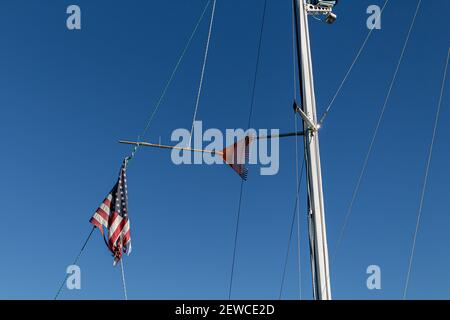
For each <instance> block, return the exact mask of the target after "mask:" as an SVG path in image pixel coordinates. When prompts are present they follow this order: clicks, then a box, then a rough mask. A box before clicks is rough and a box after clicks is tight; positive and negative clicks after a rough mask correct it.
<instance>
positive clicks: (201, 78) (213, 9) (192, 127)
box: [189, 0, 216, 148]
mask: <svg viewBox="0 0 450 320" xmlns="http://www.w3.org/2000/svg"><path fill="white" fill-rule="evenodd" d="M215 13H216V0H214V4H213V8H212V12H211V20H210V22H209V31H208V40H207V41H206V48H205V57H204V58H203V66H202V73H201V76H200V84H199V86H198V92H197V100H196V102H195V108H194V116H193V117H192V126H191V134H190V136H189V148H190V147H191V142H192V133H193V131H194V123H195V119H196V118H197V112H198V106H199V105H200V97H201V94H202V89H203V79H204V77H205V69H206V62H207V60H208V52H209V43H210V41H211V35H212V28H213V23H214V16H215Z"/></svg>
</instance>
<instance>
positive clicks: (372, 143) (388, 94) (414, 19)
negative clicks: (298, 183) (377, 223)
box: [331, 0, 422, 262]
mask: <svg viewBox="0 0 450 320" xmlns="http://www.w3.org/2000/svg"><path fill="white" fill-rule="evenodd" d="M421 4H422V0H419V1H418V2H417V7H416V10H415V13H414V16H413V18H412V21H411V24H410V27H409V30H408V34H407V36H406V40H405V42H404V44H403V49H402V52H401V54H400V58H399V60H398V63H397V67H396V68H395V72H394V75H393V77H392V80H391V83H390V86H389V90H388V93H387V95H386V99H385V101H384V104H383V107H382V109H381V113H380V116H379V118H378V122H377V125H376V127H375V130H374V132H373V136H372V139H371V141H370V144H369V148H368V150H367V153H366V156H365V158H364V162H363V166H362V168H361V172H360V174H359V176H358V180H357V182H356V186H355V189H354V190H353V194H352V198H351V201H350V204H349V206H348V210H347V213H346V215H345V218H344V222H343V224H342V227H341V230H340V233H339V237H338V240H337V242H336V245H335V248H334V252H333V256H332V259H331V262H334V260H335V258H336V254H337V251H338V250H339V247H340V245H341V243H342V240H343V238H344V233H345V231H346V228H347V225H348V221H349V218H350V216H351V214H352V211H353V205H354V203H355V200H356V197H357V195H358V192H359V189H360V187H361V182H362V179H363V177H364V174H365V172H366V169H367V165H368V163H369V158H370V156H371V154H372V150H373V146H374V144H375V140H376V138H377V136H378V131H379V129H380V126H381V123H382V121H383V119H384V114H385V111H386V109H387V106H388V103H389V100H390V97H391V94H392V90H393V88H394V84H395V82H396V79H397V75H398V73H399V70H400V66H401V64H402V62H403V58H404V56H405V52H406V48H407V47H408V43H409V39H410V37H411V33H412V30H413V28H414V25H415V22H416V18H417V16H418V13H419V10H420V6H421Z"/></svg>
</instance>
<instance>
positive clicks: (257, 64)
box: [228, 0, 267, 300]
mask: <svg viewBox="0 0 450 320" xmlns="http://www.w3.org/2000/svg"><path fill="white" fill-rule="evenodd" d="M266 9H267V0H264V9H263V14H262V19H261V28H260V31H259V42H258V50H257V58H256V68H255V74H254V78H253V88H252V97H251V103H250V111H249V116H248V122H247V129H248V128H250V125H251V120H252V115H253V107H254V105H255V96H256V95H255V93H256V82H257V81H256V80H257V79H258V74H259V66H260V61H261V47H262V40H263V33H264V25H265V21H266ZM243 192H244V180H241V188H240V192H239V203H238V210H237V216H236V228H235V234H234V247H233V259H232V263H231V275H230V286H229V291H228V299H229V300H231V293H232V291H233V279H234V269H235V264H236V248H237V242H238V235H239V224H240V217H241V207H242V195H243Z"/></svg>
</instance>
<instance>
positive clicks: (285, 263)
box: [278, 161, 305, 300]
mask: <svg viewBox="0 0 450 320" xmlns="http://www.w3.org/2000/svg"><path fill="white" fill-rule="evenodd" d="M304 166H305V162H304V161H303V162H302V168H301V170H300V172H301V177H300V179H299V180H298V182H297V194H296V197H295V205H294V212H293V214H292V219H291V228H290V231H289V239H288V243H287V249H286V255H285V257H284V266H283V275H282V277H281V286H280V293H279V295H278V299H279V300H281V297H282V294H283V288H284V281H285V278H286V270H287V264H288V261H289V252H290V251H291V242H292V235H293V233H294V224H295V219H296V217H297V221H298V222H299V220H300V214H299V212H300V210H299V209H298V208H299V207H300V199H299V198H300V197H299V194H300V191H301V184H302V182H301V178H302V177H303V172H304ZM297 170H298V169H297ZM298 225H299V223H297V227H298ZM297 234H298V230H297ZM299 279H300V281H299V288H300V300H301V299H302V291H301V288H302V286H301V269H300V270H299Z"/></svg>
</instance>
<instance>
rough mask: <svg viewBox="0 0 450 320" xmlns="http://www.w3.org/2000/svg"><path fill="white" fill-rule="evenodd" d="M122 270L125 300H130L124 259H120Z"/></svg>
mask: <svg viewBox="0 0 450 320" xmlns="http://www.w3.org/2000/svg"><path fill="white" fill-rule="evenodd" d="M120 271H121V273H122V287H123V294H124V295H125V300H128V294H127V284H126V282H125V269H124V268H123V259H120Z"/></svg>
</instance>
